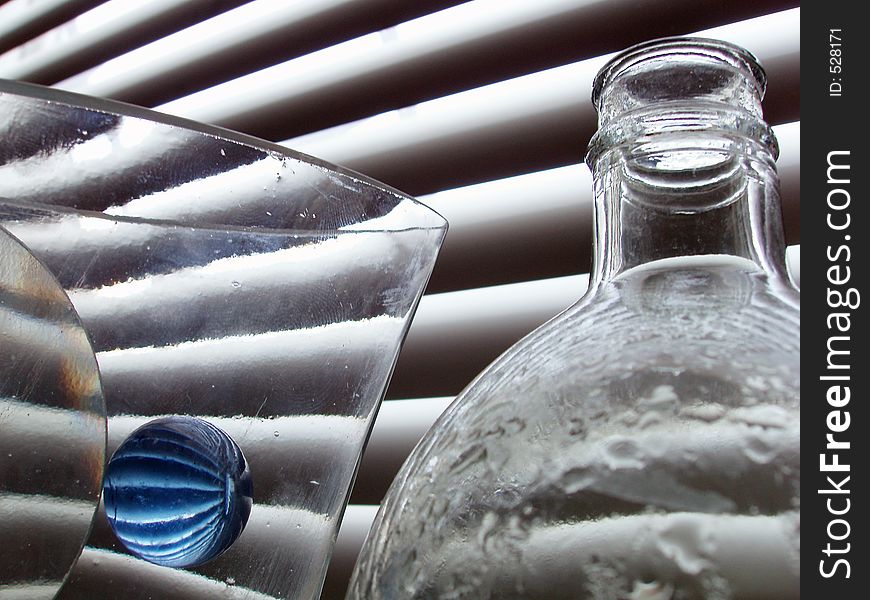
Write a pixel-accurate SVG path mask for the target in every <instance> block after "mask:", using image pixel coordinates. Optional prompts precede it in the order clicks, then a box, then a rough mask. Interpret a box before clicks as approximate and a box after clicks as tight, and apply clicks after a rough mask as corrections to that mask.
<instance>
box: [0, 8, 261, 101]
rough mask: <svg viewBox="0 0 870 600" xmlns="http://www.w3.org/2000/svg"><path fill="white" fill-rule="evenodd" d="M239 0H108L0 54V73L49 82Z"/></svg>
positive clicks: (7, 76) (192, 21)
mask: <svg viewBox="0 0 870 600" xmlns="http://www.w3.org/2000/svg"><path fill="white" fill-rule="evenodd" d="M244 1H245V0H222V1H221V2H201V1H200V0H149V1H148V2H129V0H109V1H108V2H105V3H104V4H100V5H99V6H97V7H96V8H93V9H92V10H89V11H88V12H85V13H83V14H81V15H78V16H76V17H75V18H74V19H72V20H71V21H68V22H66V23H64V24H62V25H60V26H58V27H56V28H55V29H52V30H51V31H47V32H46V33H43V34H42V35H40V36H39V37H37V38H34V39H32V40H30V41H29V42H27V43H25V44H23V45H21V46H19V47H17V48H15V49H14V50H10V51H9V52H6V53H5V54H3V55H0V77H5V78H7V79H21V80H26V81H30V82H33V83H43V84H47V83H54V82H56V81H57V80H58V79H59V78H61V77H65V76H68V75H70V74H71V73H75V72H77V71H80V70H81V69H84V68H87V67H91V66H93V65H95V64H98V63H100V62H102V61H104V60H107V59H109V58H112V57H113V56H115V54H116V53H117V52H119V51H121V52H123V51H124V50H129V49H131V48H135V47H136V46H139V45H141V44H143V43H146V42H149V41H151V40H153V39H155V38H159V37H163V36H165V35H167V34H169V33H172V32H173V31H176V30H177V29H179V28H181V27H185V26H186V25H190V24H192V23H196V22H197V21H200V20H201V19H203V18H206V17H209V16H212V15H213V14H215V13H217V12H221V11H222V10H227V9H229V8H232V7H233V6H237V5H239V4H241V3H242V2H244Z"/></svg>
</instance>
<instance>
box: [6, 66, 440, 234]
mask: <svg viewBox="0 0 870 600" xmlns="http://www.w3.org/2000/svg"><path fill="white" fill-rule="evenodd" d="M4 94H9V95H10V96H12V97H15V96H19V97H22V98H30V99H35V100H40V101H44V102H48V103H50V104H60V105H64V106H69V107H72V108H78V109H84V110H89V111H95V112H100V113H104V114H110V115H116V116H119V117H129V118H133V119H141V120H145V121H150V122H153V123H156V124H158V125H163V126H168V127H175V128H179V129H184V130H187V131H191V132H194V133H197V134H200V135H202V136H204V137H209V138H215V139H218V140H226V141H228V142H231V143H234V144H238V145H241V146H246V147H248V148H252V149H254V150H258V151H260V152H263V153H264V154H269V155H272V156H275V157H276V158H286V159H290V160H295V161H298V162H300V163H305V164H308V165H310V167H312V168H314V169H320V170H323V171H326V172H329V173H334V174H335V175H337V176H340V177H342V178H346V179H348V180H349V181H351V182H353V183H354V184H359V185H362V186H365V187H368V188H370V189H372V190H377V191H378V192H380V193H382V194H385V195H387V196H389V197H392V198H393V199H394V201H395V202H396V204H397V205H398V204H400V203H403V202H410V205H412V206H414V207H415V209H416V210H418V211H419V214H420V216H421V217H422V219H421V223H420V225H419V226H417V227H414V229H433V230H439V229H440V230H446V229H447V227H448V223H447V219H445V218H444V217H443V216H442V215H441V214H440V213H438V212H437V211H436V210H435V209H433V208H432V207H431V206H429V205H427V204H424V203H423V202H421V201H420V200H418V199H417V198H415V197H414V196H412V195H410V194H407V193H405V192H403V191H401V190H398V189H396V188H394V187H392V186H390V185H388V184H386V183H383V182H381V181H378V180H376V179H373V178H372V177H369V176H368V175H364V174H362V173H359V172H357V171H354V170H352V169H348V168H346V167H342V166H339V165H335V164H333V163H330V162H328V161H326V160H323V159H320V158H317V157H315V156H311V155H309V154H305V153H304V152H299V151H297V150H293V149H292V148H287V147H286V146H281V145H280V144H276V143H274V142H270V141H268V140H264V139H261V138H258V137H255V136H251V135H248V134H245V133H241V132H238V131H234V130H232V129H226V128H223V127H219V126H216V125H210V124H207V123H202V122H199V121H195V120H192V119H186V118H184V117H179V116H176V115H171V114H167V113H161V112H157V111H155V110H151V109H148V108H143V107H141V106H137V105H134V104H128V103H126V102H121V101H118V100H110V99H106V98H99V97H95V96H88V95H85V94H79V93H77V92H70V91H67V90H60V89H55V88H50V87H46V86H42V85H38V84H34V83H29V82H21V81H13V80H9V79H3V78H0V96H2V95H4ZM0 203H3V204H11V205H15V206H24V205H23V204H19V203H18V202H17V201H16V200H15V199H13V198H8V197H5V196H0ZM26 204H27V205H29V207H30V208H31V209H37V210H44V211H47V212H54V213H77V214H84V215H88V216H94V217H98V218H108V219H109V220H113V221H122V222H132V223H150V224H153V225H163V226H166V225H174V226H186V227H190V226H191V225H190V223H179V222H176V221H174V220H173V219H172V218H160V217H157V218H155V217H150V216H138V215H127V214H125V215H114V214H111V213H105V212H102V211H93V210H88V209H79V208H74V207H68V206H59V205H54V204H48V203H41V202H27V203H26ZM196 227H197V228H202V229H214V230H223V229H226V230H231V231H255V232H258V233H263V232H270V233H282V234H286V233H303V232H304V233H318V232H319V233H329V232H338V231H341V230H340V229H334V228H329V229H323V230H315V229H298V228H283V227H263V226H243V225H229V224H223V223H220V222H209V221H204V222H201V223H198V224H197V225H196ZM371 230H372V231H379V230H380V229H378V228H376V227H373V228H371ZM357 231H359V229H357Z"/></svg>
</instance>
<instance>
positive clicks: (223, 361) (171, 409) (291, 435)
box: [0, 82, 446, 600]
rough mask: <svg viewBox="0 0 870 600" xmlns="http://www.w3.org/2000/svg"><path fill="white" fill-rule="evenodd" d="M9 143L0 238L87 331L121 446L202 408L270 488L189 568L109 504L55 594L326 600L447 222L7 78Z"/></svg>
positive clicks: (333, 180) (290, 157)
mask: <svg viewBox="0 0 870 600" xmlns="http://www.w3.org/2000/svg"><path fill="white" fill-rule="evenodd" d="M0 135H2V138H3V144H2V146H0V225H2V226H4V227H6V228H7V229H8V230H9V231H10V232H12V233H13V234H14V235H15V236H17V237H18V238H19V239H20V240H22V241H23V242H24V243H25V244H26V245H27V247H28V248H29V249H30V250H31V251H32V252H33V254H34V255H35V256H37V257H38V258H39V259H40V260H41V261H42V262H43V263H44V264H45V265H47V266H48V267H49V269H50V270H51V271H52V273H53V274H54V275H55V276H56V277H57V278H58V280H59V281H60V282H61V284H62V285H63V287H64V288H65V290H66V291H67V293H68V294H69V297H70V298H71V300H72V303H73V305H74V306H75V310H76V311H77V312H78V314H79V316H80V318H81V320H82V323H83V324H84V327H85V329H86V330H87V333H88V335H89V337H90V339H91V341H92V343H93V346H94V350H95V351H96V357H97V362H98V364H99V368H100V371H101V375H102V380H103V386H104V390H105V397H106V405H107V411H108V414H109V422H108V450H109V453H110V454H111V453H112V452H114V450H115V449H116V448H117V447H118V446H119V444H120V443H121V442H122V441H123V440H124V439H125V438H126V437H127V436H128V435H129V434H130V433H131V432H133V431H134V430H136V429H137V428H138V427H140V426H141V425H143V424H144V423H146V422H147V421H150V420H152V419H154V418H159V417H164V416H172V415H190V416H198V417H201V418H203V419H205V420H206V421H208V422H209V423H211V424H212V425H214V426H216V427H218V428H220V429H221V430H222V431H224V432H226V433H227V434H228V435H229V436H230V437H231V438H232V439H233V440H235V442H237V443H238V445H239V447H240V448H241V450H242V451H243V452H244V456H245V457H246V458H247V461H248V463H249V464H250V469H251V473H252V477H253V484H254V485H253V487H254V498H253V506H252V508H251V513H250V517H249V519H248V523H247V527H246V528H245V530H244V532H243V533H242V535H241V536H240V537H239V539H238V540H237V541H236V542H235V543H234V544H233V545H232V546H231V547H230V548H229V550H227V551H226V552H225V553H224V554H222V555H221V556H219V557H218V558H216V559H214V560H212V561H210V562H207V563H205V564H203V565H201V566H199V567H196V568H193V569H172V568H169V567H164V566H159V565H153V564H149V563H147V562H145V561H143V560H140V559H138V558H135V557H133V556H131V555H130V554H128V553H126V552H125V551H124V549H123V546H121V545H120V544H119V543H118V541H117V540H116V539H115V537H114V536H113V535H112V533H111V530H110V528H109V526H108V524H107V522H106V517H105V514H102V513H101V514H100V515H99V517H98V518H97V519H96V520H95V526H94V530H93V533H92V534H91V536H90V539H89V541H88V544H87V547H86V548H85V549H84V552H83V554H82V556H81V558H80V560H79V561H78V564H77V565H76V568H75V570H74V572H73V574H72V576H71V577H70V579H69V581H68V582H67V584H66V585H65V586H64V588H63V590H62V591H61V593H60V595H59V597H60V598H63V599H76V598H97V597H106V594H109V595H110V596H111V597H116V598H128V599H130V600H136V599H140V598H141V599H145V598H236V597H239V598H241V597H244V598H314V597H317V595H318V593H319V590H320V587H321V585H322V580H323V577H324V574H325V570H326V566H327V563H328V560H329V557H330V554H331V550H332V546H333V544H334V540H335V536H336V531H337V526H338V523H339V520H340V518H341V516H342V513H343V510H344V506H345V504H346V501H347V497H348V493H349V488H350V485H351V482H352V480H353V477H354V474H355V472H356V468H357V464H358V462H359V457H360V453H361V451H362V448H363V445H364V443H365V439H366V437H367V434H368V431H369V429H370V427H371V424H372V419H373V417H374V413H375V411H376V408H377V406H378V403H379V402H380V400H381V399H382V397H383V394H384V392H385V388H386V385H387V382H388V380H389V377H390V374H391V372H392V369H393V367H394V365H395V360H396V357H397V355H398V351H399V346H400V343H401V341H402V339H403V337H404V335H405V333H406V331H407V328H408V325H409V322H410V319H411V317H412V314H413V311H414V309H415V308H416V305H417V302H418V301H419V297H420V295H421V294H422V291H423V288H424V286H425V283H426V281H427V279H428V277H429V275H430V272H431V269H432V266H433V263H434V260H435V257H436V254H437V251H438V248H439V246H440V243H441V241H442V239H443V236H444V233H445V230H446V224H445V221H444V220H443V219H442V218H441V217H440V216H439V215H437V214H436V213H434V212H433V211H431V210H430V209H428V208H426V207H425V206H423V205H421V204H419V203H418V202H416V201H414V200H413V199H411V198H410V197H408V196H406V195H404V194H401V193H399V192H397V191H395V190H392V189H389V188H386V187H384V186H382V185H380V184H377V183H376V182H373V181H371V180H368V179H366V178H365V177H363V176H360V175H357V174H354V173H351V172H348V171H344V170H342V169H340V168H337V167H333V166H330V165H328V164H325V163H323V162H320V161H318V160H316V159H314V158H310V157H307V156H303V155H300V154H297V153H294V152H292V151H289V150H287V149H285V148H282V147H280V146H276V145H272V144H270V143H268V142H263V141H260V140H255V139H253V138H248V137H246V136H243V135H240V134H235V133H231V132H228V131H225V130H221V129H217V128H211V127H208V126H204V125H199V124H196V123H192V122H188V121H184V120H181V119H175V118H172V117H167V116H164V115H158V114H156V113H153V112H150V111H146V110H144V109H137V108H135V107H130V106H126V105H122V104H118V103H110V102H105V101H100V100H97V99H93V98H87V97H84V96H78V95H74V94H68V93H63V92H58V91H55V90H48V89H45V88H40V87H37V86H29V85H23V84H18V83H12V82H2V83H0ZM45 435H48V434H47V433H46V434H45ZM101 511H102V509H101ZM54 534H55V535H56V536H57V537H58V538H61V537H63V536H65V535H66V534H65V532H64V531H63V530H61V529H58V530H57V531H56V532H54ZM107 582H111V589H107V587H106V586H107Z"/></svg>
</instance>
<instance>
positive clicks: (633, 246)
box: [349, 44, 800, 600]
mask: <svg viewBox="0 0 870 600" xmlns="http://www.w3.org/2000/svg"><path fill="white" fill-rule="evenodd" d="M690 45H691V44H690ZM656 48H658V47H656ZM702 50H703V52H702V53H701V54H703V56H702V57H701V59H700V62H701V63H703V64H702V65H701V66H709V67H710V71H709V72H706V71H704V69H703V68H700V67H699V65H698V64H692V65H690V68H688V69H684V68H683V66H680V60H681V59H684V58H685V57H680V58H678V59H673V58H668V57H666V58H665V59H664V61H665V62H661V61H660V62H659V63H658V64H656V65H650V64H648V63H644V62H642V61H638V62H637V63H632V64H631V65H629V66H626V64H625V63H623V64H622V65H621V66H620V70H619V77H624V76H626V72H628V76H627V79H619V78H618V77H617V78H616V81H612V80H611V81H608V82H606V85H605V91H609V92H610V96H611V98H610V100H609V101H616V100H619V102H620V103H621V104H620V105H621V106H622V107H623V109H622V111H621V112H620V111H615V112H614V113H613V114H612V115H609V116H608V117H607V119H605V115H604V111H603V108H602V107H599V112H600V114H602V119H603V122H602V128H601V129H600V131H599V136H598V138H597V140H593V144H592V147H593V150H592V152H591V154H594V156H593V159H592V160H591V161H590V162H591V166H592V167H593V172H594V176H595V196H596V207H595V210H596V230H595V240H596V242H595V243H596V247H595V264H594V266H593V272H592V275H591V283H590V289H589V291H588V292H587V294H586V295H585V296H584V298H583V299H582V300H580V302H579V303H578V304H577V305H575V306H573V307H572V308H570V309H568V310H567V311H565V312H564V313H562V314H561V315H559V316H557V317H555V318H554V319H553V320H551V321H550V322H548V323H547V324H545V325H544V326H542V327H541V328H539V329H538V330H536V331H535V332H533V333H532V334H530V335H529V336H528V337H526V338H525V339H524V340H522V341H521V342H520V343H518V344H517V345H516V346H514V347H513V348H511V349H510V350H509V351H508V352H507V353H505V354H504V355H503V356H502V357H501V358H500V359H499V360H498V361H497V362H496V363H494V364H493V365H492V366H491V367H490V368H489V369H488V370H487V371H485V372H484V374H482V375H481V376H480V377H478V379H476V380H475V381H474V382H472V384H471V385H470V386H469V387H468V388H467V389H466V390H465V391H464V392H463V393H462V394H460V396H459V397H458V398H457V400H456V401H455V402H454V403H453V405H451V407H450V408H449V409H448V411H447V412H446V413H445V415H444V416H442V418H441V419H440V420H439V421H438V422H437V423H436V424H435V426H434V427H433V428H432V430H431V431H430V432H429V434H427V436H426V437H425V438H424V439H423V441H422V442H421V443H420V445H418V447H417V448H416V449H415V451H414V453H413V454H412V455H411V457H410V458H409V460H408V462H407V463H406V464H405V466H404V467H403V469H402V471H401V472H400V474H399V476H398V477H397V479H396V481H395V482H394V484H393V486H392V487H391V489H390V491H389V492H388V494H387V498H386V499H385V501H384V503H383V505H382V508H381V511H380V513H379V515H378V518H377V520H376V522H375V526H374V527H373V529H372V532H371V533H370V535H369V539H368V540H367V542H366V545H365V547H364V548H363V552H362V555H361V558H360V562H359V563H358V565H357V568H356V571H355V574H354V579H353V582H352V589H351V591H350V594H349V597H350V598H372V599H377V598H391V599H392V598H421V599H422V598H468V599H472V598H474V599H480V598H546V599H548V600H556V599H560V598H589V599H596V600H624V599H630V600H660V599H661V600H689V599H692V600H694V599H698V600H701V599H707V600H718V599H737V598H740V599H747V600H748V599H753V598H759V599H761V598H765V599H779V598H782V599H786V598H796V597H799V581H800V580H799V574H798V567H799V539H800V535H799V523H800V459H799V455H800V452H799V451H800V428H799V419H800V400H799V398H800V381H799V367H800V333H799V332H800V324H799V323H800V315H799V295H798V293H797V291H796V290H795V289H794V288H793V287H792V286H791V284H790V283H789V281H788V279H787V276H786V274H785V268H784V263H783V255H784V244H783V240H782V228H781V220H780V217H779V198H778V192H777V179H776V174H775V170H774V167H773V158H772V156H773V152H772V151H771V149H772V148H773V149H774V150H775V146H772V145H771V142H770V140H768V139H765V138H764V136H763V135H758V136H754V135H752V132H753V131H762V132H763V131H766V129H765V126H762V125H758V124H757V123H756V121H755V119H754V117H752V115H751V114H750V112H751V111H747V110H744V108H742V107H738V108H737V109H735V110H733V111H732V110H731V108H730V104H728V103H727V102H721V101H719V102H716V103H713V102H712V101H710V100H709V98H705V99H702V100H698V99H696V98H695V99H692V100H691V101H686V100H685V98H684V97H682V96H681V97H679V98H677V99H672V98H665V99H664V100H662V98H661V97H660V96H662V95H663V94H662V91H661V86H659V87H656V86H650V85H647V84H650V81H651V79H650V77H653V78H659V79H662V81H665V82H666V84H667V85H670V84H671V83H673V82H674V81H676V82H678V83H679V82H680V78H679V77H677V76H675V74H674V73H671V74H668V76H667V77H664V78H662V69H661V67H662V66H663V65H664V66H666V67H670V66H671V65H672V64H676V65H677V67H678V68H677V70H678V71H680V69H683V71H680V73H681V74H682V75H683V76H685V77H687V78H689V81H688V84H685V85H684V84H683V83H681V84H680V85H682V86H683V87H684V88H686V89H691V90H696V89H698V88H699V86H698V85H696V83H697V81H698V80H697V77H698V73H703V74H704V77H706V76H707V75H710V74H711V73H713V75H715V77H714V76H710V77H706V79H704V81H706V82H707V83H709V85H710V87H711V90H713V91H717V92H718V91H719V89H720V88H722V87H723V86H724V87H725V88H728V89H729V90H731V88H732V87H734V85H737V84H734V83H733V81H731V80H729V77H732V76H733V80H734V81H737V82H738V84H739V85H743V86H749V85H754V83H753V77H754V75H755V74H754V72H749V70H748V69H747V70H746V71H747V72H743V71H741V72H737V69H736V68H735V67H734V64H732V62H728V61H731V58H732V54H727V58H728V61H724V60H721V57H720V56H718V55H717V56H714V57H713V58H710V56H709V55H710V54H713V53H714V52H719V51H720V48H719V46H718V45H716V44H710V45H709V48H702ZM726 50H727V51H728V52H732V49H731V48H727V49H726ZM654 51H658V50H657V49H654ZM693 51H694V49H693ZM644 52H645V53H647V54H649V53H650V51H649V50H646V49H645V50H644ZM734 52H736V51H734ZM688 54H689V53H686V55H688ZM629 58H630V55H629ZM695 58H696V57H695V56H694V55H693V57H692V59H691V60H695ZM738 58H739V59H740V60H743V57H742V56H738ZM655 59H656V57H655V56H654V57H653V58H652V59H650V58H649V56H646V55H645V58H644V60H655ZM628 62H631V61H628ZM696 62H698V61H696ZM736 62H737V59H735V63H736ZM638 64H640V67H638ZM650 66H652V67H654V68H650V69H648V70H646V71H644V69H646V68H647V67H650ZM738 66H739V65H738ZM632 69H634V71H632ZM638 71H643V73H642V74H641V75H638V73H637V72H638ZM678 74H679V73H678ZM611 79H612V78H611ZM739 85H738V87H739ZM608 86H609V87H608ZM620 86H622V88H620ZM761 87H762V89H763V85H762V86H761ZM620 89H622V90H623V91H624V90H627V91H626V93H625V94H624V95H623V96H621V97H619V98H616V100H614V98H615V97H616V96H618V95H619V94H617V93H616V92H619V91H620ZM598 91H600V88H599V89H598ZM605 95H606V94H605ZM708 95H709V94H708ZM665 96H666V94H665ZM738 96H739V94H738ZM739 97H740V98H742V96H739ZM729 98H730V96H729ZM639 99H640V100H639ZM646 100H654V102H653V106H652V108H649V107H647V106H645V105H644V106H640V105H641V104H644V103H645V101H646ZM751 100H752V101H753V102H756V101H757V102H760V93H759V94H757V95H756V96H753V97H752V98H751ZM729 101H730V100H729ZM662 106H664V107H665V108H661V107H662ZM626 113H630V115H629V118H626ZM735 114H736V115H738V117H739V118H737V119H731V116H733V115H735ZM747 115H749V116H747ZM608 119H609V121H608ZM741 119H743V121H741ZM711 124H713V125H716V127H711ZM732 125H733V126H732ZM596 144H597V146H596Z"/></svg>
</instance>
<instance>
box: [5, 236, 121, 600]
mask: <svg viewBox="0 0 870 600" xmlns="http://www.w3.org/2000/svg"><path fill="white" fill-rule="evenodd" d="M105 451H106V408H105V403H104V402H103V393H102V389H101V387H100V377H99V372H98V370H97V362H96V359H95V358H94V351H93V350H92V348H91V345H90V343H89V342H88V337H87V334H86V333H85V330H84V328H83V327H82V325H81V323H80V321H79V319H78V317H77V316H76V313H75V310H73V307H72V304H70V301H69V298H67V296H66V294H65V293H64V291H63V288H61V286H60V284H59V283H58V282H57V280H56V279H55V278H54V277H53V276H52V275H51V273H50V272H49V271H48V270H47V269H46V268H45V267H44V266H43V265H41V264H40V263H39V262H38V261H37V260H36V259H35V258H34V257H33V255H31V254H30V253H29V252H28V251H27V249H25V248H24V246H22V245H21V244H20V243H19V241H18V240H16V239H15V238H14V237H12V236H11V235H9V233H7V232H6V230H4V229H3V228H2V227H0V596H3V597H5V594H10V597H12V596H14V597H22V598H24V597H26V598H48V599H50V598H53V597H54V595H55V593H56V592H57V590H58V589H59V588H60V586H61V584H62V582H63V580H64V579H65V578H66V577H67V575H68V573H69V570H70V569H71V568H72V566H73V563H74V562H75V560H76V558H77V557H78V555H79V552H80V551H81V549H82V546H83V545H84V542H85V538H86V537H87V535H88V532H89V531H90V529H91V521H92V519H93V516H94V513H95V511H96V510H97V505H98V504H99V498H100V484H101V481H102V477H103V461H104V456H105ZM18 594H21V595H20V596H19V595H18Z"/></svg>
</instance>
